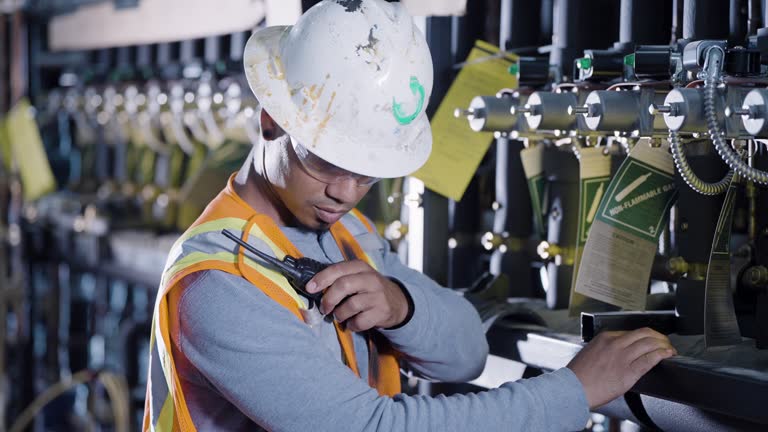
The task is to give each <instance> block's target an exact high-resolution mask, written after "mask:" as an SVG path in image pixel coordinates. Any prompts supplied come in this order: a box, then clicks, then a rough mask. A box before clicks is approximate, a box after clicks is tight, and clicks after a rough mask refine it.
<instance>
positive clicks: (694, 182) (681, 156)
mask: <svg viewBox="0 0 768 432" xmlns="http://www.w3.org/2000/svg"><path fill="white" fill-rule="evenodd" d="M669 148H670V150H671V151H672V160H674V161H675V166H676V167H677V171H678V172H679V173H680V177H682V178H683V180H684V181H685V183H686V184H688V186H690V187H691V189H693V190H695V191H696V192H698V193H700V194H702V195H720V194H722V193H723V192H725V191H727V190H728V186H730V184H731V180H733V170H730V171H728V173H727V174H726V175H725V177H723V178H722V179H721V180H720V181H718V182H716V183H708V182H705V181H704V180H702V179H701V178H699V176H697V175H696V173H694V172H693V168H691V166H690V165H689V164H688V158H686V157H685V151H684V150H683V145H682V143H680V136H679V135H678V134H677V132H676V131H673V130H672V129H670V130H669Z"/></svg>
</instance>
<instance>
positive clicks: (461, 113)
mask: <svg viewBox="0 0 768 432" xmlns="http://www.w3.org/2000/svg"><path fill="white" fill-rule="evenodd" d="M453 116H454V117H456V118H462V117H474V116H475V110H474V109H472V108H469V109H461V108H456V109H455V110H453Z"/></svg>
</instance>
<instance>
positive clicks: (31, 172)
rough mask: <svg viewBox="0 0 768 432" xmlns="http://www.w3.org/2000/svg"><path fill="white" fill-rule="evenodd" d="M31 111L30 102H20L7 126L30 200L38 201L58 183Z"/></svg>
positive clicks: (9, 117) (27, 199)
mask: <svg viewBox="0 0 768 432" xmlns="http://www.w3.org/2000/svg"><path fill="white" fill-rule="evenodd" d="M30 108H31V106H30V105H29V101H27V100H26V99H22V100H20V101H19V102H18V103H17V104H16V106H14V107H13V109H12V110H11V111H10V112H9V113H8V118H7V119H6V124H5V129H6V136H7V137H8V141H9V143H10V149H11V154H12V159H13V161H14V162H15V164H16V166H17V167H18V169H19V175H20V176H21V184H22V187H23V189H24V200H26V201H34V200H36V199H38V198H40V197H42V196H43V195H45V194H47V193H50V192H53V191H54V190H56V180H55V179H54V178H53V173H52V172H51V165H50V164H49V163H48V156H47V155H46V154H45V149H44V148H43V140H42V138H40V131H39V130H38V128H37V123H35V119H34V117H33V116H32V112H31V110H30Z"/></svg>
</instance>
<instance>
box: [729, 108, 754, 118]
mask: <svg viewBox="0 0 768 432" xmlns="http://www.w3.org/2000/svg"><path fill="white" fill-rule="evenodd" d="M734 115H740V116H745V115H749V109H747V108H743V107H742V108H734V107H725V116H726V117H733V116H734Z"/></svg>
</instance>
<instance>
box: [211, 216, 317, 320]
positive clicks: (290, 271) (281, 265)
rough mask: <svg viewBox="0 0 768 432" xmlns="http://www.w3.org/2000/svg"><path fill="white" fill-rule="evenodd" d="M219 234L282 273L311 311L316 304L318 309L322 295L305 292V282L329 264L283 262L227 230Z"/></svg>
mask: <svg viewBox="0 0 768 432" xmlns="http://www.w3.org/2000/svg"><path fill="white" fill-rule="evenodd" d="M221 233H222V234H224V235H225V236H227V237H228V238H229V239H231V240H233V241H234V242H236V243H237V244H239V245H240V246H242V247H244V248H245V249H246V250H247V251H249V252H251V253H253V254H254V255H256V256H257V257H259V258H260V259H261V261H265V262H266V263H267V264H269V265H270V266H271V267H273V268H274V269H276V270H278V271H280V273H282V274H283V276H285V278H286V279H288V282H289V283H290V284H291V286H292V287H293V289H295V290H296V291H297V292H298V293H299V295H301V296H302V297H304V298H306V299H307V300H308V301H309V308H310V309H312V307H313V304H317V305H318V307H319V306H320V300H321V299H322V298H323V293H322V292H318V293H315V294H311V293H309V292H307V290H306V285H307V282H309V281H310V280H311V279H312V278H313V277H315V275H316V274H318V273H320V272H321V271H323V270H325V269H326V268H327V267H328V266H329V264H324V263H321V262H319V261H315V260H313V259H312V258H306V257H302V258H295V257H292V256H290V255H286V256H285V258H283V260H282V261H280V260H279V259H277V258H275V257H272V256H269V255H267V254H266V253H264V252H262V251H260V250H258V249H256V248H255V247H253V246H251V245H249V244H248V243H246V242H244V241H243V240H241V239H240V238H239V237H238V236H236V235H234V234H232V233H231V232H230V231H228V230H224V231H222V232H221Z"/></svg>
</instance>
